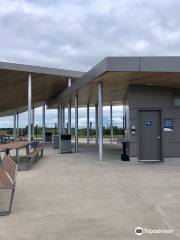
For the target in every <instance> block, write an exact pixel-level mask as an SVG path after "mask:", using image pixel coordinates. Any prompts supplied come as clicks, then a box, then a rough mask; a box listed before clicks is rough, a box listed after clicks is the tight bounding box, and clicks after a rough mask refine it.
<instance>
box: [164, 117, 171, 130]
mask: <svg viewBox="0 0 180 240" xmlns="http://www.w3.org/2000/svg"><path fill="white" fill-rule="evenodd" d="M164 128H168V129H171V130H172V129H173V120H172V119H164Z"/></svg>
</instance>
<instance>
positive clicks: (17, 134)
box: [16, 113, 19, 138]
mask: <svg viewBox="0 0 180 240" xmlns="http://www.w3.org/2000/svg"><path fill="white" fill-rule="evenodd" d="M16 116H17V123H16V125H17V130H16V137H17V138H19V113H17V114H16Z"/></svg>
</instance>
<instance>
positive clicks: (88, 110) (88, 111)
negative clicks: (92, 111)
mask: <svg viewBox="0 0 180 240" xmlns="http://www.w3.org/2000/svg"><path fill="white" fill-rule="evenodd" d="M89 142H90V141H89V104H87V143H89Z"/></svg>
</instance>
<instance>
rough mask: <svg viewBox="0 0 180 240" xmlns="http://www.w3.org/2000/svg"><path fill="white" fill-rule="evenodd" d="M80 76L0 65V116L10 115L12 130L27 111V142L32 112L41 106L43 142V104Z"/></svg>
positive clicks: (42, 68)
mask: <svg viewBox="0 0 180 240" xmlns="http://www.w3.org/2000/svg"><path fill="white" fill-rule="evenodd" d="M83 74H84V73H83V72H80V71H71V70H64V69H55V68H47V67H39V66H31V65H24V64H15V63H6V62H0V83H1V87H0V116H8V115H14V129H15V128H16V127H18V125H19V124H18V114H19V113H20V112H24V111H27V110H28V139H29V140H31V135H32V133H31V124H32V123H33V118H34V116H33V115H34V114H33V109H34V108H36V107H39V106H43V140H44V139H45V104H46V103H47V102H48V101H49V100H50V99H52V98H55V97H56V96H57V95H58V94H59V93H60V92H62V91H63V90H65V89H66V87H67V86H68V83H69V82H72V83H74V82H75V81H76V80H77V79H79V78H80V77H81V76H82V75H83ZM14 132H15V131H14Z"/></svg>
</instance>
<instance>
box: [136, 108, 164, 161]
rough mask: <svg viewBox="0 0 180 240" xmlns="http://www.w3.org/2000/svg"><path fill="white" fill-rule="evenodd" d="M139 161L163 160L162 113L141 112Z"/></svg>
mask: <svg viewBox="0 0 180 240" xmlns="http://www.w3.org/2000/svg"><path fill="white" fill-rule="evenodd" d="M139 160H162V143H161V112H160V111H156V110H155V111H144V110H143V111H139Z"/></svg>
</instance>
